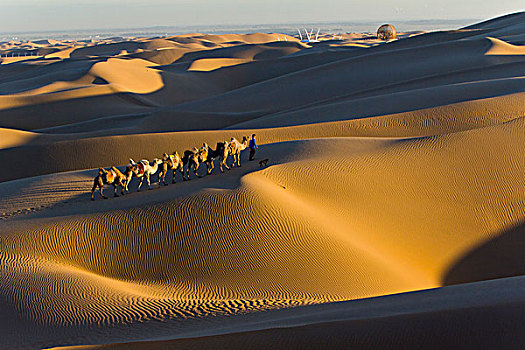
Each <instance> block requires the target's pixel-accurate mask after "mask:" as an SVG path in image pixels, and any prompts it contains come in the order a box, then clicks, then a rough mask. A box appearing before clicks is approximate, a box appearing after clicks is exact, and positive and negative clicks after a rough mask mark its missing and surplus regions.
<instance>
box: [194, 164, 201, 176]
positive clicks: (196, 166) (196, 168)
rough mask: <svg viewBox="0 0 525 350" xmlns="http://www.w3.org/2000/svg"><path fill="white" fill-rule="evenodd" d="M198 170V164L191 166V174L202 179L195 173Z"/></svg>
mask: <svg viewBox="0 0 525 350" xmlns="http://www.w3.org/2000/svg"><path fill="white" fill-rule="evenodd" d="M198 169H199V163H196V164H194V165H193V173H194V174H195V176H197V177H202V176H200V175H199V174H198V173H197V170H198Z"/></svg>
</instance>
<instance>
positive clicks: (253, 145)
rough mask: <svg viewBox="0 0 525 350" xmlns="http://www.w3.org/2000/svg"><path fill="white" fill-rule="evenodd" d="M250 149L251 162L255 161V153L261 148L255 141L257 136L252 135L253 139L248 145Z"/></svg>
mask: <svg viewBox="0 0 525 350" xmlns="http://www.w3.org/2000/svg"><path fill="white" fill-rule="evenodd" d="M248 147H249V148H250V160H254V159H255V151H256V150H257V148H259V147H258V146H257V142H256V141H255V134H252V138H251V140H250V143H249V144H248Z"/></svg>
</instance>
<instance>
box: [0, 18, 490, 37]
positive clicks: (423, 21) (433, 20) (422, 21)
mask: <svg viewBox="0 0 525 350" xmlns="http://www.w3.org/2000/svg"><path fill="white" fill-rule="evenodd" d="M485 20H488V19H484V18H455V19H444V18H428V19H413V20H395V19H383V20H376V19H361V20H355V21H310V22H275V23H271V22H269V23H263V22H261V23H244V24H242V23H239V24H192V25H169V24H162V25H149V26H148V25H145V26H131V27H129V26H128V27H107V28H106V27H99V28H95V27H93V28H71V29H49V30H45V29H39V30H25V31H0V35H3V34H27V33H67V32H90V31H112V30H115V31H117V30H120V31H124V30H129V29H167V28H198V27H201V28H224V27H228V28H243V27H244V28H247V27H253V28H257V27H265V26H267V27H272V26H291V25H297V26H299V27H301V28H302V27H303V26H305V25H306V26H311V25H322V24H330V25H334V24H342V25H349V24H370V23H373V22H377V23H382V24H384V23H392V24H394V25H395V22H398V23H405V24H418V23H420V24H432V23H434V24H443V23H451V24H454V23H464V22H469V21H472V23H477V22H480V21H485Z"/></svg>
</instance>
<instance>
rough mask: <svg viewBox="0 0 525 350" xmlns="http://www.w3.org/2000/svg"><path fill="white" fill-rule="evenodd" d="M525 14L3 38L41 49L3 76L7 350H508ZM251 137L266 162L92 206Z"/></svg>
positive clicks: (517, 243) (518, 296)
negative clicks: (330, 29)
mask: <svg viewBox="0 0 525 350" xmlns="http://www.w3.org/2000/svg"><path fill="white" fill-rule="evenodd" d="M524 16H525V14H524V13H519V14H514V15H510V16H505V17H502V18H499V19H495V20H491V21H487V22H483V23H480V24H478V25H474V26H471V27H467V28H464V29H460V30H457V31H444V32H434V33H422V34H420V33H418V34H417V35H413V34H402V36H401V39H399V40H397V41H392V42H388V43H384V42H382V41H379V40H376V39H370V38H367V35H365V34H352V35H350V34H349V35H344V36H341V37H339V38H333V37H331V36H329V35H325V36H322V41H321V42H320V43H315V44H314V43H311V44H308V45H306V44H304V43H299V40H298V39H297V38H293V37H290V36H284V35H282V34H261V33H258V34H250V35H237V34H231V35H219V36H217V35H207V34H200V33H195V34H188V35H182V36H173V37H165V38H152V39H149V38H125V39H124V38H110V39H105V40H100V41H90V42H55V41H51V40H49V41H39V42H33V43H19V42H12V43H3V44H2V47H1V49H2V50H15V49H18V48H19V47H20V46H21V45H27V46H24V47H27V49H28V50H29V49H38V50H43V49H46V50H47V49H49V50H50V51H49V53H45V55H46V58H42V57H33V58H29V59H27V60H26V61H23V62H22V61H20V62H11V63H9V62H3V63H5V64H3V65H2V66H1V67H0V127H1V128H0V161H2V163H3V164H6V165H7V167H5V168H4V169H6V170H5V171H2V172H0V181H1V182H0V198H1V200H0V219H1V220H0V276H1V278H0V280H1V282H0V305H1V307H0V325H1V328H2V329H3V332H2V334H1V335H2V337H1V338H0V347H1V348H4V347H5V348H51V347H62V348H63V347H68V346H71V347H70V348H137V349H148V348H158V347H162V348H204V347H206V348H209V347H224V346H225V347H234V348H240V347H242V348H245V347H254V348H262V347H263V346H264V347H265V348H267V347H268V346H270V347H286V348H301V347H307V346H310V347H323V346H324V347H351V348H377V347H416V346H417V347H430V348H433V347H443V345H445V347H452V348H460V347H461V348H465V347H480V346H488V347H495V348H501V347H505V348H519V346H520V345H521V344H522V343H523V340H524V339H523V334H525V330H524V328H523V324H524V323H523V322H522V321H523V309H524V306H525V304H524V301H525V300H524V299H523V295H524V294H523V289H524V288H525V287H524V280H523V275H524V274H525V269H524V267H525V264H524V257H523V254H522V252H523V248H524V247H523V239H522V238H523V233H524V227H525V226H524V222H525V206H524V203H525V183H524V177H523V174H525V157H524V156H523V154H525V143H524V138H523V135H525V103H524V101H525V95H524V93H525V85H524V79H523V77H524V76H525V75H524V74H525V71H524V62H525V61H524V60H525V51H524V49H523V45H522V44H520V43H519V40H520V39H519V38H520V35H523V34H524V33H525V28H524V27H523V24H522V23H524V22H523V18H524ZM520 33H521V34H520ZM284 38H286V40H287V41H282V40H284ZM279 40H281V41H279ZM253 132H255V133H257V135H258V138H259V144H260V148H259V151H258V154H257V157H258V158H257V160H260V159H264V158H268V159H269V161H268V167H260V166H259V164H258V163H257V162H248V161H247V159H246V158H247V156H246V155H245V153H244V152H243V153H242V167H240V168H233V169H232V170H230V171H227V172H226V173H224V174H220V173H219V172H218V169H216V170H215V174H213V175H209V176H204V177H203V178H200V179H196V178H195V176H193V175H192V178H193V179H192V181H189V182H182V181H181V180H182V179H181V177H180V174H177V175H176V180H177V182H178V183H177V184H175V185H170V186H167V187H164V186H162V188H160V187H161V186H159V185H158V183H157V181H158V179H157V176H156V175H154V176H153V177H152V180H153V181H152V189H151V190H150V191H143V192H140V193H136V189H137V185H138V180H136V179H134V180H133V181H132V183H131V185H130V189H131V193H130V194H127V195H125V196H121V197H120V198H111V199H108V200H102V199H101V198H100V196H98V194H97V195H96V201H95V202H92V201H90V200H89V199H90V193H89V190H90V189H91V186H92V184H93V178H94V177H95V176H96V175H97V173H98V170H97V169H98V168H99V167H101V166H103V167H109V166H113V165H116V166H120V167H121V168H123V165H124V164H126V163H127V162H128V159H129V158H130V157H132V158H133V159H135V160H140V159H143V158H146V159H150V160H151V159H152V158H154V157H160V156H161V155H162V153H164V152H175V151H178V152H179V153H182V152H183V151H184V150H185V149H191V148H192V147H194V146H200V145H201V144H202V143H203V142H207V143H208V144H210V145H212V147H214V146H215V144H216V142H219V141H224V140H229V139H230V138H231V137H232V136H234V137H236V138H238V139H241V138H242V137H243V136H248V135H250V134H251V133H253ZM228 162H229V163H231V159H230V160H229V161H228ZM204 168H205V166H204V165H201V168H200V169H199V172H200V173H201V174H204V172H205V169H204ZM168 181H171V175H169V176H168ZM105 191H106V192H105V193H106V194H107V195H109V194H110V193H111V192H112V190H111V189H110V188H109V186H106V190H105ZM434 288H435V289H434ZM429 289H430V290H429ZM489 335H490V336H489ZM130 342H131V343H130ZM96 344H99V345H96ZM438 344H439V345H438ZM76 346H80V347H76ZM83 346H85V347H83Z"/></svg>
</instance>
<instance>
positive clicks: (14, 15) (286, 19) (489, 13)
mask: <svg viewBox="0 0 525 350" xmlns="http://www.w3.org/2000/svg"><path fill="white" fill-rule="evenodd" d="M524 3H525V2H524V0H434V1H427V0H419V1H416V0H396V1H388V0H322V1H314V0H301V1H298V0H242V1H241V0H206V1H205V0H158V1H155V0H142V1H137V0H90V1H87V0H0V33H2V32H3V33H5V32H20V31H46V30H70V29H107V28H127V27H135V28H136V27H149V26H163V25H166V26H179V25H215V24H227V25H231V24H272V23H305V24H308V23H314V22H328V21H330V22H334V21H345V22H351V21H357V20H377V21H387V20H388V21H395V20H396V19H397V20H412V19H464V18H469V19H470V18H480V19H488V18H492V17H496V16H499V15H502V14H507V13H510V12H517V11H523V10H525V4H524Z"/></svg>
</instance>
